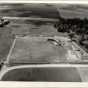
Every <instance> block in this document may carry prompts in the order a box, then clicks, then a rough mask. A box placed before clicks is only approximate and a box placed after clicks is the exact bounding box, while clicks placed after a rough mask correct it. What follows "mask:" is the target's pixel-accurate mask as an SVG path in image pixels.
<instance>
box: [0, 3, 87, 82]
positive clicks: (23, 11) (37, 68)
mask: <svg viewBox="0 0 88 88" xmlns="http://www.w3.org/2000/svg"><path fill="white" fill-rule="evenodd" d="M0 81H17V82H18V81H19V82H22V81H25V82H88V5H87V4H86V5H83V4H60V3H56V4H55V3H2V4H0Z"/></svg>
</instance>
